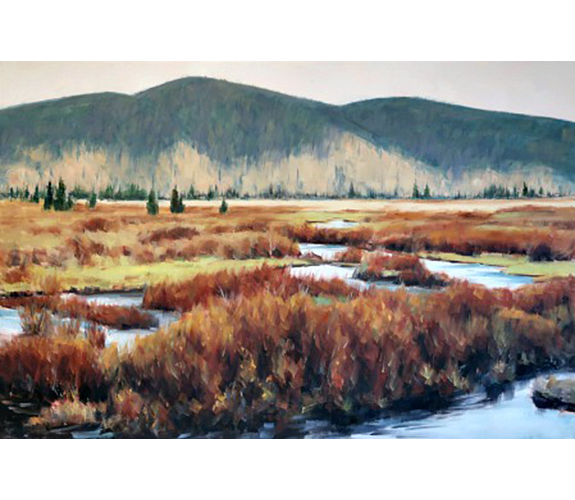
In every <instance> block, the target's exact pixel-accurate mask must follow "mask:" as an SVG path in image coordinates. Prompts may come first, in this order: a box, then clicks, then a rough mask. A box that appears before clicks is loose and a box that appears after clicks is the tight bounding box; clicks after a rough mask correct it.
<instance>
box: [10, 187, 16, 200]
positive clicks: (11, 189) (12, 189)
mask: <svg viewBox="0 0 575 500" xmlns="http://www.w3.org/2000/svg"><path fill="white" fill-rule="evenodd" d="M9 196H10V199H11V200H13V199H14V196H15V194H14V188H13V187H11V188H10V195H9Z"/></svg>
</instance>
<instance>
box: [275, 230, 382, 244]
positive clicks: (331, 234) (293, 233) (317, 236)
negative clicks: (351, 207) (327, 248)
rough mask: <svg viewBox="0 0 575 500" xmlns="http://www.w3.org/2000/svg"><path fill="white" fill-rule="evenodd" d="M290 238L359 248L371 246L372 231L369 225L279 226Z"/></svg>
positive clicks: (303, 241) (304, 241)
mask: <svg viewBox="0 0 575 500" xmlns="http://www.w3.org/2000/svg"><path fill="white" fill-rule="evenodd" d="M281 231H282V232H283V234H285V235H286V236H287V237H288V238H290V239H291V240H295V241H298V242H300V243H325V244H337V245H348V246H354V247H360V248H371V246H372V243H373V236H374V231H373V229H371V228H369V227H358V228H353V229H330V228H318V227H316V226H313V225H310V224H304V225H301V226H286V227H283V228H281Z"/></svg>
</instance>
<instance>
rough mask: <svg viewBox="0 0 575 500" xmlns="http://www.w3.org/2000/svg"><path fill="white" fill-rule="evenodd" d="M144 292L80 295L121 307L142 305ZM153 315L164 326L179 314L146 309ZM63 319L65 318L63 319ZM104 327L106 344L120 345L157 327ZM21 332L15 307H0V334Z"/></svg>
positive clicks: (88, 300) (93, 301)
mask: <svg viewBox="0 0 575 500" xmlns="http://www.w3.org/2000/svg"><path fill="white" fill-rule="evenodd" d="M143 296H144V294H143V293H142V292H130V293H102V294H95V295H88V296H81V297H82V298H84V299H86V301H87V302H89V303H97V304H105V305H117V306H123V307H138V308H140V307H141V306H142V299H143ZM72 297H80V296H79V295H76V294H71V293H69V294H63V295H62V298H64V299H66V298H72ZM148 312H150V313H151V314H152V315H154V316H155V317H156V318H157V319H158V322H159V328H162V327H166V326H168V325H169V324H170V323H173V322H174V321H176V320H177V319H178V317H179V314H177V313H173V312H166V311H156V310H150V311H148ZM64 321H65V319H64ZM105 329H106V345H110V344H112V343H113V342H117V343H118V345H120V346H125V345H129V344H130V343H132V342H133V341H134V340H135V339H136V337H137V336H146V335H150V334H152V333H154V332H155V331H156V330H157V328H151V329H143V328H134V329H130V330H118V329H115V328H105ZM21 333H22V326H21V324H20V315H19V313H18V310H17V309H2V308H0V335H1V336H11V335H19V334H21Z"/></svg>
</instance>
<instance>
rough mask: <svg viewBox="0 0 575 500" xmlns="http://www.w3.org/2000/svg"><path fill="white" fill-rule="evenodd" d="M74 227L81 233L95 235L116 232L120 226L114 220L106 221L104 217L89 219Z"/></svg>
mask: <svg viewBox="0 0 575 500" xmlns="http://www.w3.org/2000/svg"><path fill="white" fill-rule="evenodd" d="M76 227H77V228H78V230H80V231H82V232H91V233H95V232H98V231H101V232H104V233H108V232H111V231H117V230H118V229H119V228H120V224H119V223H118V221H116V220H114V219H106V218H104V217H91V218H90V219H86V220H82V221H80V222H78V223H77V225H76Z"/></svg>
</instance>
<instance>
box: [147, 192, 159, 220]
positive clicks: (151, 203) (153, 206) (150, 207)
mask: <svg viewBox="0 0 575 500" xmlns="http://www.w3.org/2000/svg"><path fill="white" fill-rule="evenodd" d="M146 210H147V211H148V214H149V215H158V212H159V211H160V206H159V205H158V200H156V193H155V192H154V190H153V189H150V194H149V195H148V201H147V202H146Z"/></svg>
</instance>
